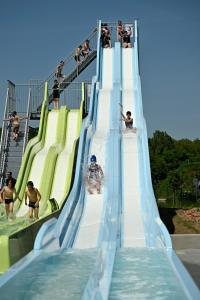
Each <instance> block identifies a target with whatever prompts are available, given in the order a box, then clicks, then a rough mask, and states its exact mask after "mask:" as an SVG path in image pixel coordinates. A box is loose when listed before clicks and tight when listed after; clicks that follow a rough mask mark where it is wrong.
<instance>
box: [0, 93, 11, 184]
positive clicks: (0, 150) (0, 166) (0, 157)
mask: <svg viewBox="0 0 200 300" xmlns="http://www.w3.org/2000/svg"><path fill="white" fill-rule="evenodd" d="M8 98H9V88H7V93H6V102H5V108H4V115H3V126H2V131H1V145H0V176H1V179H0V187H2V184H3V179H4V163H5V149H6V147H5V144H6V143H7V142H6V141H7V135H8V128H7V126H6V125H5V121H4V119H5V118H6V116H7V109H8Z"/></svg>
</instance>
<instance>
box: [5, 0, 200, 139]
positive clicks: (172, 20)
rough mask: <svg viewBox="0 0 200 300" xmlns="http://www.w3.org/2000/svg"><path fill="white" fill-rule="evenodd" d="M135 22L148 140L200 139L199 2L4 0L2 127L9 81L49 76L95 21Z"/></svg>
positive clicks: (183, 0)
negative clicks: (156, 136) (159, 136)
mask: <svg viewBox="0 0 200 300" xmlns="http://www.w3.org/2000/svg"><path fill="white" fill-rule="evenodd" d="M135 18H137V19H138V23H139V42H140V73H141V74H140V75H141V81H142V95H143V109H144V116H145V119H146V122H147V131H148V135H149V136H152V134H153V132H155V130H161V131H166V132H167V133H168V134H169V135H171V136H172V137H173V138H175V139H181V138H189V139H196V138H198V139H199V138H200V122H199V120H200V1H199V0H190V1H189V0H167V1H166V0H126V1H125V2H123V1H119V2H117V1H115V0H112V1H109V0H107V1H105V0H101V1H95V0H93V1H90V0H85V1H84V2H83V1H66V0H60V1H51V0H48V1H47V0H40V1H39V0H35V1H33V0H32V1H30V0H18V1H16V0H10V1H3V0H0V41H1V42H0V107H1V109H0V123H1V122H2V116H3V109H4V103H5V93H6V87H7V79H9V80H12V81H13V82H14V83H16V84H21V83H28V81H29V80H30V79H45V78H46V77H48V75H49V74H51V73H52V72H53V70H54V69H55V66H56V65H57V63H58V61H60V59H61V58H66V57H67V56H68V55H69V54H70V53H71V51H73V49H74V47H75V46H76V45H77V44H78V43H79V42H80V41H82V40H83V39H84V38H85V37H86V36H87V34H88V33H90V30H91V29H92V28H94V27H95V26H96V24H97V20H98V19H101V20H102V21H104V22H109V21H110V22H112V21H113V22H117V20H118V19H120V20H125V21H132V20H134V19H135ZM0 126H1V125H0Z"/></svg>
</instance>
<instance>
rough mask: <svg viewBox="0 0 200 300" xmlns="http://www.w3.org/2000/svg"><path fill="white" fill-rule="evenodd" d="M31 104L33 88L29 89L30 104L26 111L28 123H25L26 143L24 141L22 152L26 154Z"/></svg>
mask: <svg viewBox="0 0 200 300" xmlns="http://www.w3.org/2000/svg"><path fill="white" fill-rule="evenodd" d="M30 103H31V88H29V94H28V103H27V111H26V115H27V117H28V118H27V119H26V123H25V128H24V141H23V150H22V152H23V153H24V151H25V147H26V144H27V141H28V131H29V129H28V123H29V116H30Z"/></svg>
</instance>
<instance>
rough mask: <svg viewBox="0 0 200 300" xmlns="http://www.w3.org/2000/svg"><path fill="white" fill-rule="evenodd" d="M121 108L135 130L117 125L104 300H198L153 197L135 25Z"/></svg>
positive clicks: (199, 296) (125, 62)
mask: <svg viewBox="0 0 200 300" xmlns="http://www.w3.org/2000/svg"><path fill="white" fill-rule="evenodd" d="M122 105H123V110H124V112H126V111H127V110H130V111H131V112H132V113H133V119H134V127H136V130H135V129H134V130H132V131H129V132H127V131H126V130H125V128H123V127H122V139H121V169H122V170H121V174H122V179H121V180H122V203H121V207H122V215H121V228H120V234H119V235H120V237H121V248H120V249H117V251H116V254H115V261H114V266H113V274H112V279H111V286H110V294H109V299H110V300H113V299H123V298H126V299H160V298H159V297H162V296H163V297H166V299H200V293H199V290H198V288H197V287H196V285H195V284H194V282H193V280H192V278H191V277H190V275H189V273H188V272H187V271H186V269H185V267H184V266H183V264H182V263H181V261H180V260H179V258H178V257H177V256H176V254H175V252H174V250H173V248H172V243H171V239H170V235H169V233H168V231H167V229H166V227H165V225H164V224H163V223H162V221H161V219H160V216H159V212H158V208H157V205H156V200H155V196H154V193H153V188H152V181H151V172H150V160H149V151H148V138H147V130H146V122H145V119H144V116H143V107H142V93H141V82H140V74H139V65H138V45H137V24H136V23H135V44H134V48H132V49H122ZM104 272H105V271H104ZM107 285H108V282H107V283H106V287H107ZM102 290H103V288H102ZM102 299H104V298H102Z"/></svg>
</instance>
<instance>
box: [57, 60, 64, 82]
mask: <svg viewBox="0 0 200 300" xmlns="http://www.w3.org/2000/svg"><path fill="white" fill-rule="evenodd" d="M64 64H65V63H64V61H63V60H61V61H60V63H59V64H58V65H57V67H56V70H55V77H56V78H57V80H58V82H59V83H61V81H62V80H63V79H64V75H63V74H62V71H63V67H64Z"/></svg>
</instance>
